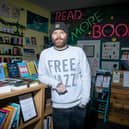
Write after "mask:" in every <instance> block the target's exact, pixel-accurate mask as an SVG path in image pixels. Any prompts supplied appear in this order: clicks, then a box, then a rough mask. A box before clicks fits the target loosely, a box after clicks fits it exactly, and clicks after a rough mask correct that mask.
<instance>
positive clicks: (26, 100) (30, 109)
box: [18, 93, 37, 122]
mask: <svg viewBox="0 0 129 129" xmlns="http://www.w3.org/2000/svg"><path fill="white" fill-rule="evenodd" d="M18 99H19V103H20V106H21V112H22V117H23V121H24V122H27V121H29V120H31V119H33V118H35V117H36V116H37V110H36V105H35V102H34V98H33V95H32V93H27V94H23V95H20V96H18Z"/></svg>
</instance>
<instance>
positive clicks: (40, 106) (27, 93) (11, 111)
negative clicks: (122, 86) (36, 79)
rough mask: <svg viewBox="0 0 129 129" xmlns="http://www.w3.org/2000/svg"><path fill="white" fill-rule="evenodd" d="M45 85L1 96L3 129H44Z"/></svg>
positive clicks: (0, 113)
mask: <svg viewBox="0 0 129 129" xmlns="http://www.w3.org/2000/svg"><path fill="white" fill-rule="evenodd" d="M44 89H45V88H44V85H43V84H40V85H38V86H35V87H29V88H25V89H22V90H16V91H11V92H9V93H4V94H0V128H1V129H16V128H18V129H24V128H27V129H28V128H31V129H42V128H43V118H44Z"/></svg>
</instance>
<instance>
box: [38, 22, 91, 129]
mask: <svg viewBox="0 0 129 129" xmlns="http://www.w3.org/2000/svg"><path fill="white" fill-rule="evenodd" d="M51 38H52V42H53V44H54V46H53V47H50V48H48V49H45V50H44V51H42V52H41V55H40V59H39V67H38V73H39V80H40V81H41V82H43V83H45V84H47V85H49V86H50V87H51V89H52V107H53V113H52V115H53V122H54V129H83V123H84V120H85V111H86V109H85V106H86V104H87V103H88V101H89V99H90V88H91V74H90V67H89V63H88V60H87V57H86V56H85V53H84V51H83V50H82V49H81V48H79V47H75V46H70V45H68V43H67V39H68V28H67V26H66V25H65V24H64V23H55V24H54V25H53V27H52V29H51Z"/></svg>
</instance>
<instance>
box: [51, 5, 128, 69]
mask: <svg viewBox="0 0 129 129" xmlns="http://www.w3.org/2000/svg"><path fill="white" fill-rule="evenodd" d="M128 12H129V3H125V4H115V5H108V6H102V7H101V6H100V7H92V8H82V9H72V10H61V11H60V10H59V11H55V12H53V13H52V14H51V22H52V23H54V22H59V21H61V22H65V23H66V24H67V25H68V27H69V36H70V39H69V44H72V45H77V41H80V40H84V41H85V43H86V41H89V40H91V42H92V41H94V40H100V42H101V45H100V50H101V53H100V67H101V68H102V67H104V68H105V67H107V68H111V67H110V66H112V67H113V68H114V69H115V68H117V69H119V68H122V60H121V59H122V55H121V53H122V52H123V51H122V50H123V48H124V50H125V51H127V52H126V55H128V58H127V60H129V15H128ZM113 47H114V49H113ZM117 47H118V49H119V50H117ZM107 49H108V50H109V51H108V52H107ZM104 51H105V52H104ZM125 51H124V52H123V53H125ZM115 56H116V57H115ZM109 64H110V65H109ZM126 65H128V69H129V61H128V62H126ZM116 66H117V67H116ZM126 68H127V67H126Z"/></svg>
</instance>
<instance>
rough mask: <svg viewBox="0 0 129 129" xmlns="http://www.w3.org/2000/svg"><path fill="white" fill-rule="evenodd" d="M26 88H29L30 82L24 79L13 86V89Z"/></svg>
mask: <svg viewBox="0 0 129 129" xmlns="http://www.w3.org/2000/svg"><path fill="white" fill-rule="evenodd" d="M24 88H28V83H26V82H24V81H20V82H17V83H15V84H14V86H12V88H11V90H21V89H24Z"/></svg>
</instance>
